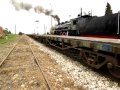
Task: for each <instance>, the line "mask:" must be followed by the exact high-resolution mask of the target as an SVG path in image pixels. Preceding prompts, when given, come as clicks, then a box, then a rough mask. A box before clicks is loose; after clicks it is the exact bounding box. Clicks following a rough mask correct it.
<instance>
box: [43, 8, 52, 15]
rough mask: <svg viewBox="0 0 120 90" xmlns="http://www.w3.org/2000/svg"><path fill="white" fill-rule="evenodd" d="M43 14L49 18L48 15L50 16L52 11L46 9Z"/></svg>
mask: <svg viewBox="0 0 120 90" xmlns="http://www.w3.org/2000/svg"><path fill="white" fill-rule="evenodd" d="M44 13H45V15H48V16H50V15H51V14H52V10H48V9H46V10H45V11H44Z"/></svg>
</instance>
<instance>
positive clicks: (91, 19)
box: [55, 13, 120, 38]
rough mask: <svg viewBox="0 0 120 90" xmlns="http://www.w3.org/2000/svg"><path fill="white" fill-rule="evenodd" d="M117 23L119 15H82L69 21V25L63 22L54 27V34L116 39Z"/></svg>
mask: <svg viewBox="0 0 120 90" xmlns="http://www.w3.org/2000/svg"><path fill="white" fill-rule="evenodd" d="M119 21H120V19H119V13H115V14H111V15H106V16H102V17H97V16H90V15H84V16H81V17H77V18H74V19H71V20H70V21H69V24H67V23H66V22H65V23H64V24H60V25H57V26H55V34H57V35H63V33H64V34H65V35H69V36H90V37H108V38H118V36H119V24H120V23H119ZM58 27H59V28H58ZM61 27H66V28H61ZM57 32H59V33H57ZM67 33H68V34H67Z"/></svg>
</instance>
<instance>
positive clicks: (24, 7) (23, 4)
mask: <svg viewBox="0 0 120 90" xmlns="http://www.w3.org/2000/svg"><path fill="white" fill-rule="evenodd" d="M20 6H21V9H24V10H27V11H29V10H30V9H31V8H32V5H31V4H28V3H23V2H22V3H20Z"/></svg>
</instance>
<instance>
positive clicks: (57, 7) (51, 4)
mask: <svg viewBox="0 0 120 90" xmlns="http://www.w3.org/2000/svg"><path fill="white" fill-rule="evenodd" d="M16 2H24V3H29V4H32V6H33V7H35V6H37V5H39V6H42V7H44V8H45V9H49V10H50V9H52V10H53V14H57V15H58V16H59V17H60V19H61V21H66V20H69V19H70V18H75V17H76V16H77V14H78V13H80V8H83V13H84V12H85V13H88V12H89V11H91V10H92V13H93V15H97V16H103V15H104V13H105V7H106V4H107V2H109V3H110V5H111V8H112V10H113V13H117V12H118V10H120V6H119V0H16ZM36 20H39V23H38V29H37V23H35V21H36ZM56 23H57V22H56V21H55V20H54V19H52V24H53V25H55V24H56ZM15 24H16V26H17V32H19V31H22V32H24V33H33V32H34V30H35V31H36V32H38V33H41V34H42V33H44V32H47V31H49V29H50V26H51V17H50V16H46V15H44V14H43V13H40V14H38V13H35V12H34V10H33V9H31V10H30V11H26V10H20V11H16V10H15V8H14V6H13V5H12V4H11V3H10V0H0V26H3V27H4V28H5V27H6V28H8V29H10V30H11V31H12V32H13V33H14V31H15V29H14V27H15ZM44 27H45V29H44Z"/></svg>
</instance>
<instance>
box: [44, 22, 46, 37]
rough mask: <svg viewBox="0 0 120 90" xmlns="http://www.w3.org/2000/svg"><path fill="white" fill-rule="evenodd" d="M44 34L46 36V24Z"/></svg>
mask: <svg viewBox="0 0 120 90" xmlns="http://www.w3.org/2000/svg"><path fill="white" fill-rule="evenodd" d="M44 34H45V35H46V26H45V24H44Z"/></svg>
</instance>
